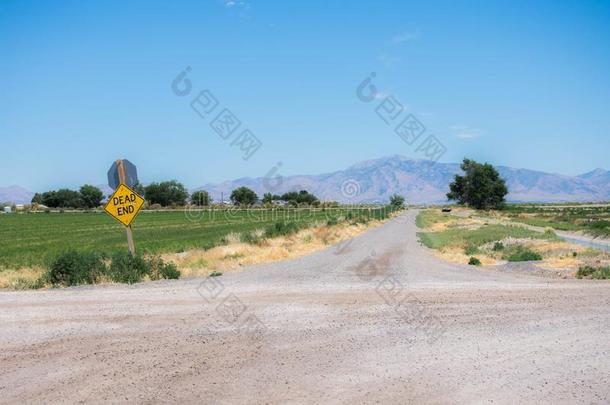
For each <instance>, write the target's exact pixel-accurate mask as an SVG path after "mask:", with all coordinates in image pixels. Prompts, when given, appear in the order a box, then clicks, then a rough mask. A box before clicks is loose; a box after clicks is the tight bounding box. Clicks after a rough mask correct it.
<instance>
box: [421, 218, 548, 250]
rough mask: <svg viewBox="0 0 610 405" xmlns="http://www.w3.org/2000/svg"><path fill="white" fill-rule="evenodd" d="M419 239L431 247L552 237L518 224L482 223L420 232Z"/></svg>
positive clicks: (479, 244) (474, 244)
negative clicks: (467, 226) (471, 227)
mask: <svg viewBox="0 0 610 405" xmlns="http://www.w3.org/2000/svg"><path fill="white" fill-rule="evenodd" d="M418 235H419V238H420V241H421V242H422V243H423V244H424V245H425V246H427V247H429V248H431V249H441V248H445V247H452V246H468V247H479V246H482V245H484V244H486V243H490V242H494V241H500V240H502V239H504V238H508V237H512V238H532V239H554V238H555V237H554V236H549V235H545V234H543V233H540V232H535V231H532V230H529V229H526V228H523V227H520V226H510V225H495V224H494V225H484V226H482V227H480V228H478V229H464V228H451V229H447V230H445V231H442V232H420V233H418Z"/></svg>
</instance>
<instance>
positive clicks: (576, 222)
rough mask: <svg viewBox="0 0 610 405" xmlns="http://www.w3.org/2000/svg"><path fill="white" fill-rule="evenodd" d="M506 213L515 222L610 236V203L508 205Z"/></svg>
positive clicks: (598, 235)
mask: <svg viewBox="0 0 610 405" xmlns="http://www.w3.org/2000/svg"><path fill="white" fill-rule="evenodd" d="M505 214H506V215H507V216H509V217H510V219H511V220H513V221H515V222H521V223H524V224H528V225H533V226H540V227H547V226H548V227H552V228H554V229H557V230H561V231H583V232H584V233H587V234H589V235H592V236H597V237H610V206H608V205H586V206H576V205H570V206H561V205H551V206H549V205H508V206H507V209H506V211H505Z"/></svg>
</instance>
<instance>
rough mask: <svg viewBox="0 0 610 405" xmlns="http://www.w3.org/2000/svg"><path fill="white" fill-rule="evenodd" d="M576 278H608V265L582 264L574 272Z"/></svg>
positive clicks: (609, 271)
mask: <svg viewBox="0 0 610 405" xmlns="http://www.w3.org/2000/svg"><path fill="white" fill-rule="evenodd" d="M576 277H577V278H592V279H596V280H610V267H591V266H584V267H581V268H580V269H578V271H577V272H576Z"/></svg>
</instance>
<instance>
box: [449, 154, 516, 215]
mask: <svg viewBox="0 0 610 405" xmlns="http://www.w3.org/2000/svg"><path fill="white" fill-rule="evenodd" d="M461 169H462V170H463V171H464V175H463V176H460V175H456V176H455V180H454V181H453V183H451V184H450V185H449V189H450V190H451V191H450V192H449V193H447V198H448V199H449V200H454V201H457V202H458V204H460V205H468V206H470V207H472V208H476V209H478V210H480V209H485V210H486V209H490V208H491V209H498V208H501V207H502V205H503V204H504V198H505V197H506V194H508V188H507V187H506V182H505V181H504V179H503V178H502V177H500V174H499V173H498V171H497V170H496V169H495V168H494V167H493V166H492V165H490V164H489V163H485V164H481V163H477V162H475V161H474V160H470V159H464V162H462V165H461Z"/></svg>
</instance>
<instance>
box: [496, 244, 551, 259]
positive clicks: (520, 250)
mask: <svg viewBox="0 0 610 405" xmlns="http://www.w3.org/2000/svg"><path fill="white" fill-rule="evenodd" d="M504 258H505V259H506V260H508V261H509V262H531V261H538V260H542V255H541V254H540V253H538V252H534V251H533V250H530V249H527V248H524V247H522V246H517V247H516V248H514V249H510V250H509V251H508V252H507V253H506V254H505V256H504Z"/></svg>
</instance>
